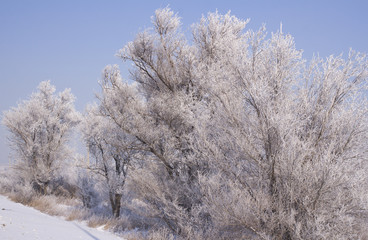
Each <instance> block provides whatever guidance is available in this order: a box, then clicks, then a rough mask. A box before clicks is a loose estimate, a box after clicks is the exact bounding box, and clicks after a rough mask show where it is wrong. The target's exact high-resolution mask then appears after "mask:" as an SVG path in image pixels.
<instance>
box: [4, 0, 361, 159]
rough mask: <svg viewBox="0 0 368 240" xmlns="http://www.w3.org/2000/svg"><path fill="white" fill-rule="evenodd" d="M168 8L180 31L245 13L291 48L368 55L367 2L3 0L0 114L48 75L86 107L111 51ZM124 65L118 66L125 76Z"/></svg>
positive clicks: (243, 16) (306, 53) (254, 26)
mask: <svg viewBox="0 0 368 240" xmlns="http://www.w3.org/2000/svg"><path fill="white" fill-rule="evenodd" d="M167 5H169V6H170V7H171V8H172V9H173V10H174V11H175V12H178V14H179V16H181V17H182V22H183V30H184V31H186V32H187V33H188V35H189V34H190V26H191V24H192V23H195V22H198V21H199V19H200V18H201V16H202V14H207V13H208V12H213V11H216V9H217V10H218V11H219V12H220V13H223V14H225V13H227V12H228V11H229V10H231V13H232V14H234V15H235V16H237V17H238V18H241V19H247V18H250V20H251V22H250V24H249V25H248V27H249V28H252V29H254V30H256V29H258V28H259V27H260V26H261V25H262V24H263V23H265V24H266V27H267V31H268V32H269V33H271V32H275V31H277V29H278V28H279V26H280V23H281V22H282V25H283V32H285V33H290V34H291V35H292V36H294V39H295V42H296V47H297V48H298V49H303V50H304V57H305V58H307V59H310V58H311V56H312V55H313V53H319V55H320V56H322V57H326V56H329V55H331V54H334V55H338V54H340V53H344V54H346V53H347V52H348V51H349V48H353V49H354V50H357V51H360V52H364V53H368V1H366V0H349V1H348V0H345V1H341V0H308V1H307V0H289V1H286V0H282V1H278V0H268V1H266V0H253V1H250V0H249V1H248V0H225V1H217V0H208V1H201V0H195V1H193V0H186V1H184V0H183V1H179V0H172V1H167V0H166V1H164V0H147V1H143V0H134V1H133V0H99V1H95V0H85V1H82V0H73V1H70V0H63V1H54V0H48V1H46V0H44V1H39V0H32V1H30V0H29V1H26V0H23V1H20V0H0V83H1V87H0V112H1V113H2V112H3V111H5V110H8V109H10V108H11V107H13V106H16V105H17V103H18V102H20V101H21V100H22V99H27V98H28V97H29V96H30V94H31V93H32V92H33V91H35V90H36V87H37V85H38V83H39V82H41V81H44V80H51V82H52V84H53V85H55V86H56V88H57V91H62V90H63V89H65V88H71V90H72V92H73V94H74V95H75V96H76V97H77V100H76V103H75V105H76V108H77V110H79V111H83V110H84V108H85V106H86V105H87V103H89V102H93V101H94V93H96V92H98V91H99V85H98V84H97V81H98V80H99V79H100V76H101V71H102V69H103V68H104V66H106V65H107V64H117V63H118V64H119V63H120V60H119V59H118V58H116V57H115V56H114V54H115V53H116V52H117V51H118V50H119V49H120V48H122V47H123V46H124V45H125V44H126V43H127V42H129V41H131V40H133V38H134V36H135V35H136V34H137V33H138V32H140V31H142V30H143V29H145V28H147V27H151V25H150V16H152V15H153V13H154V11H155V9H157V8H163V7H166V6H167ZM127 66H128V67H129V65H128V64H125V65H124V64H121V67H122V68H123V69H122V73H123V77H125V78H128V77H129V76H128V72H127V70H126V69H127ZM8 155H9V148H8V146H7V142H6V130H5V129H4V127H1V128H0V164H6V163H8Z"/></svg>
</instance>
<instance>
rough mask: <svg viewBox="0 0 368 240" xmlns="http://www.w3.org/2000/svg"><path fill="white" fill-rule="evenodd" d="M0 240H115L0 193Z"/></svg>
mask: <svg viewBox="0 0 368 240" xmlns="http://www.w3.org/2000/svg"><path fill="white" fill-rule="evenodd" d="M0 239H1V240H23V239H24V240H33V239H40V240H48V239H52V240H74V239H85V240H114V239H121V238H119V237H117V236H115V235H113V234H112V233H109V232H106V231H102V230H98V229H94V228H89V227H87V226H85V225H83V224H82V223H79V222H68V221H65V220H62V219H61V218H59V217H52V216H49V215H46V214H44V213H41V212H39V211H37V210H36V209H33V208H30V207H26V206H24V205H22V204H19V203H15V202H12V201H10V200H9V199H7V198H6V197H4V196H1V195H0Z"/></svg>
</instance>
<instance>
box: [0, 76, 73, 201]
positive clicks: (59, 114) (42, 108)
mask: <svg viewBox="0 0 368 240" xmlns="http://www.w3.org/2000/svg"><path fill="white" fill-rule="evenodd" d="M54 93H55V87H54V86H52V85H51V84H50V82H49V81H45V82H41V83H40V84H39V86H38V91H37V92H35V93H33V94H32V95H31V97H30V99H29V100H25V101H23V102H21V103H20V104H19V105H18V106H17V107H15V108H12V109H11V110H9V111H6V112H4V117H3V120H2V122H3V124H4V125H5V126H6V127H7V129H8V131H9V132H10V135H9V138H8V139H9V143H10V146H11V147H12V149H13V152H14V157H15V158H16V168H17V170H19V171H20V175H21V176H22V177H24V178H25V179H26V180H27V181H30V183H31V184H32V185H33V187H34V188H35V189H36V190H38V191H39V192H41V193H43V194H46V193H47V186H48V185H49V183H50V182H51V181H52V180H53V178H54V176H55V173H56V171H58V170H59V166H60V164H61V163H62V162H63V161H64V160H66V159H68V157H70V150H69V148H68V145H67V143H68V141H69V140H70V137H71V131H72V128H73V127H75V126H76V125H77V124H78V122H79V115H78V113H77V112H76V111H75V109H74V105H73V102H74V96H73V95H72V94H71V92H70V89H66V90H65V91H63V92H60V93H59V94H58V95H55V94H54Z"/></svg>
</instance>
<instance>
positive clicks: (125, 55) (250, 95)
mask: <svg viewBox="0 0 368 240" xmlns="http://www.w3.org/2000/svg"><path fill="white" fill-rule="evenodd" d="M152 22H153V25H154V28H153V30H147V31H144V32H143V33H140V34H138V35H137V37H136V39H135V40H134V41H132V42H130V43H128V44H127V45H126V46H125V47H124V48H123V49H122V50H121V51H120V54H119V56H120V57H121V58H122V59H123V60H124V61H131V62H132V63H133V69H132V71H131V73H132V75H131V77H132V80H133V81H134V84H128V83H126V82H125V83H124V82H123V81H122V79H121V78H120V77H108V78H106V81H104V82H103V84H102V94H101V98H100V99H101V107H102V108H103V109H104V112H105V113H106V116H107V117H108V118H109V119H111V120H112V121H113V122H114V123H115V125H114V126H115V127H117V128H119V129H120V130H121V131H122V132H124V134H127V135H129V136H130V137H131V138H130V139H135V141H136V142H138V143H139V144H140V146H141V147H140V148H139V149H140V151H141V152H144V154H145V164H144V165H143V168H141V169H136V170H135V171H134V174H132V175H131V178H132V181H133V182H134V184H135V185H134V190H135V191H137V192H138V193H139V195H140V197H141V199H142V200H143V201H144V202H145V203H146V204H147V206H149V207H148V209H149V211H150V212H151V213H152V215H154V216H156V217H159V218H160V219H162V220H163V221H164V222H165V224H166V225H167V227H168V228H170V229H171V230H172V231H174V232H175V233H176V234H178V235H181V236H183V237H186V238H195V236H198V235H201V236H202V237H204V238H206V237H207V238H215V237H213V236H212V237H210V235H209V234H213V232H216V234H219V235H221V234H230V232H235V233H236V234H238V235H234V236H233V237H232V238H247V237H248V238H250V237H251V236H250V235H252V236H253V237H257V238H261V239H349V238H359V237H360V236H359V234H358V232H359V229H364V225H363V221H364V218H363V216H364V214H365V216H366V214H367V205H366V203H367V195H366V194H365V193H366V191H367V184H366V183H367V166H368V165H367V159H368V158H367V157H368V156H367V152H368V151H367V150H368V145H367V144H366V142H367V140H368V139H367V137H368V128H367V127H368V125H367V117H368V116H367V115H368V108H367V101H366V96H365V94H366V92H365V91H366V88H367V83H366V80H367V73H368V72H367V69H368V68H367V67H368V62H367V59H366V57H365V56H364V55H362V54H359V53H354V52H353V51H351V53H350V54H349V56H348V59H347V60H344V59H343V58H342V57H341V56H338V57H334V56H331V57H328V58H327V59H326V60H322V59H319V58H315V59H313V60H312V61H311V63H310V64H309V65H307V64H306V61H305V60H304V59H303V58H302V52H301V51H299V50H297V49H296V48H295V45H294V41H293V38H292V37H291V36H290V35H288V34H284V33H283V32H282V30H280V31H279V32H277V33H274V34H272V36H271V37H270V39H266V34H265V29H264V28H261V29H260V30H259V31H257V32H253V31H251V30H248V31H244V28H245V26H246V24H247V21H242V20H239V19H237V18H236V17H234V16H231V15H230V14H229V13H228V14H226V15H220V14H218V13H210V14H208V16H207V17H203V18H202V19H201V21H200V22H199V23H198V24H197V25H194V26H193V41H191V42H192V44H189V43H188V42H187V41H186V39H185V37H184V34H182V33H181V31H180V18H179V17H178V16H177V15H175V14H174V13H173V12H172V11H170V10H169V9H168V8H165V9H161V10H157V11H156V12H155V16H154V17H153V18H152ZM107 73H108V75H109V76H120V74H119V71H118V69H117V67H114V68H111V67H110V68H108V72H107ZM211 232H212V233H211ZM246 234H248V235H247V237H245V235H246ZM249 234H250V235H249ZM222 237H224V236H217V238H222ZM225 237H229V236H225Z"/></svg>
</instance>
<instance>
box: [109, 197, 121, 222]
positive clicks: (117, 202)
mask: <svg viewBox="0 0 368 240" xmlns="http://www.w3.org/2000/svg"><path fill="white" fill-rule="evenodd" d="M121 197H122V195H121V194H117V193H115V194H113V193H110V203H111V208H112V215H113V216H114V217H115V218H118V217H120V208H121Z"/></svg>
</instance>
